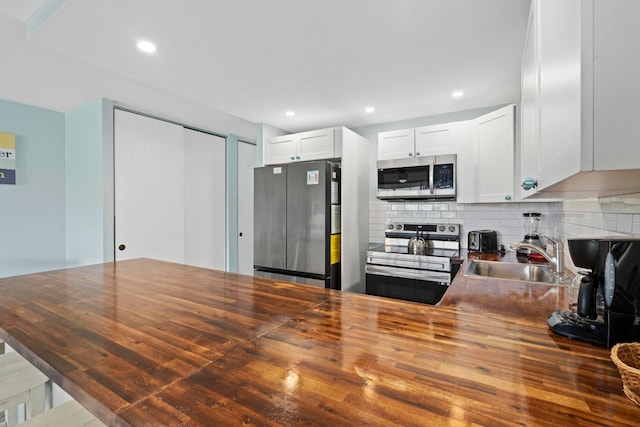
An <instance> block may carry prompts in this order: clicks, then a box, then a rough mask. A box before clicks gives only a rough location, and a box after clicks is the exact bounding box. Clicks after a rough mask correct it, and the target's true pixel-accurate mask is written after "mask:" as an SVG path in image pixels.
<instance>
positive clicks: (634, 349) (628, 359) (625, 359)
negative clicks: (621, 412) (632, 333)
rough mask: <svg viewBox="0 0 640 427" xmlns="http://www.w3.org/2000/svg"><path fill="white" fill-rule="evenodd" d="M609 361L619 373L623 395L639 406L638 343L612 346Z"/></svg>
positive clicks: (639, 358)
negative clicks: (611, 361)
mask: <svg viewBox="0 0 640 427" xmlns="http://www.w3.org/2000/svg"><path fill="white" fill-rule="evenodd" d="M611 360H613V363H615V364H616V366H617V367H618V371H620V376H621V377H622V385H623V386H624V388H623V390H624V394H626V395H627V397H628V398H629V399H631V400H632V401H633V402H634V403H635V404H636V405H639V406H640V342H628V343H619V344H616V345H614V346H613V348H612V349H611Z"/></svg>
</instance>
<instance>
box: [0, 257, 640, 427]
mask: <svg viewBox="0 0 640 427" xmlns="http://www.w3.org/2000/svg"><path fill="white" fill-rule="evenodd" d="M566 291H567V289H566V288H555V287H550V286H544V285H524V284H518V283H514V282H500V283H499V282H498V281H493V280H471V279H467V278H465V277H463V276H462V275H461V274H459V275H458V277H457V278H456V280H455V281H454V283H453V284H452V285H451V287H450V290H449V292H448V293H447V295H446V296H445V299H444V300H443V303H442V305H441V306H438V307H435V306H428V305H423V304H417V303H410V302H402V301H395V300H390V299H385V298H380V297H373V296H367V295H359V294H350V293H341V292H338V291H332V290H326V289H319V288H314V287H309V286H303V285H295V284H290V283H285V282H278V281H273V280H269V279H263V278H254V277H250V276H242V275H237V274H233V273H225V272H219V271H213V270H205V269H200V268H196V267H189V266H184V265H178V264H171V263H166V262H161V261H154V260H149V259H138V260H131V261H121V262H118V263H107V264H101V265H95V266H88V267H79V268H73V269H67V270H60V271H53V272H47V273H40V274H31V275H26V276H19V277H13V278H5V279H0V338H1V339H4V340H5V341H7V343H8V344H9V345H11V346H12V347H13V348H15V349H16V350H17V351H19V352H20V353H21V354H22V355H23V356H25V357H26V358H27V359H28V360H30V361H31V362H32V363H34V364H35V365H36V366H37V367H38V368H40V369H41V370H42V371H43V372H45V373H46V374H47V375H48V376H49V377H50V378H52V379H53V381H55V382H56V383H57V384H58V385H60V386H61V387H62V388H63V389H64V390H66V391H67V392H68V393H69V394H71V395H72V396H73V397H74V398H76V399H77V400H78V401H79V402H80V403H82V404H83V405H84V406H85V407H87V408H88V409H89V410H91V411H92V412H93V413H94V414H95V415H97V416H98V417H99V418H101V419H102V420H103V421H104V422H105V423H107V424H109V425H124V426H128V425H131V426H163V425H167V426H173V425H182V426H224V425H233V426H235V425H257V426H263V425H266V426H275V425H305V426H309V425H311V426H320V425H327V426H339V425H344V426H365V425H366V426H437V425H454V426H455V425H486V426H503V425H504V426H511V425H527V426H539V425H550V426H560V425H568V426H582V425H585V426H587V425H612V426H625V425H626V426H637V425H639V423H640V408H638V406H636V405H635V404H634V403H633V402H631V401H630V400H629V399H628V398H627V397H626V396H625V395H624V394H623V392H622V382H621V380H620V377H619V375H618V372H617V370H616V368H615V366H614V365H613V363H612V362H611V361H610V359H609V350H608V349H605V348H600V347H595V346H592V345H590V344H586V343H582V342H579V341H574V340H569V339H566V338H562V337H559V336H556V335H554V334H552V333H551V332H549V331H548V329H547V327H546V317H547V316H548V314H549V313H550V312H551V311H553V310H555V309H559V308H565V306H566V304H567V301H568V300H567V296H566V295H565V292H566Z"/></svg>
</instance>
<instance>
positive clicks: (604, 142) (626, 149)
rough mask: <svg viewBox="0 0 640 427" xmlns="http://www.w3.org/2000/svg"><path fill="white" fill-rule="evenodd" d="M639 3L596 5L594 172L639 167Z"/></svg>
mask: <svg viewBox="0 0 640 427" xmlns="http://www.w3.org/2000/svg"><path fill="white" fill-rule="evenodd" d="M638 16H640V2H639V1H637V0H616V1H604V0H598V1H596V2H595V3H594V19H595V21H594V25H595V30H594V56H595V60H594V61H593V67H594V69H593V78H594V93H593V98H594V104H595V113H596V114H594V123H593V139H594V153H593V155H594V169H595V170H616V169H639V168H640V144H638V135H640V108H639V107H638V100H639V99H640V80H639V79H638V76H639V75H640V55H638V41H639V40H640V29H639V27H638Z"/></svg>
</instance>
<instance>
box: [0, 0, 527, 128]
mask: <svg viewBox="0 0 640 427" xmlns="http://www.w3.org/2000/svg"><path fill="white" fill-rule="evenodd" d="M48 2H53V3H55V2H56V0H46V1H45V0H2V1H0V58H2V61H1V63H2V66H0V98H3V99H9V100H12V101H18V102H24V103H27V104H31V105H37V106H41V107H44V108H49V109H53V110H56V111H68V110H70V109H72V108H75V107H77V106H80V105H82V104H84V103H87V102H89V101H92V100H94V99H97V98H99V97H104V98H108V99H113V100H116V101H118V102H122V103H124V104H126V105H130V106H133V107H135V108H139V109H141V110H145V111H149V112H152V113H153V112H154V111H163V110H164V111H166V110H167V108H168V107H169V106H173V107H174V108H175V109H176V111H178V110H180V109H181V108H183V107H185V108H183V111H195V110H201V111H203V112H207V111H210V112H214V111H223V112H227V113H229V114H231V115H234V116H237V117H240V118H242V119H245V120H248V121H250V122H256V123H259V122H264V123H267V124H270V125H273V126H276V127H279V128H282V129H286V130H289V131H292V132H295V131H300V130H308V129H314V128H322V127H328V126H338V125H345V126H348V127H358V126H364V125H368V124H374V123H382V122H388V121H395V120H403V119H409V118H414V117H422V116H429V115H435V114H440V113H447V112H452V111H461V110H467V109H473V108H480V107H486V106H491V105H499V104H504V103H510V102H518V100H519V99H520V58H521V51H522V46H523V42H524V33H525V28H526V21H527V15H528V9H529V2H530V0H268V1H267V0H233V1H231V0H227V1H222V0H218V1H211V0H209V1H206V0H181V1H167V0H164V1H158V0H109V1H104V0H70V1H67V2H66V3H65V4H64V5H63V6H62V7H60V8H59V9H58V10H57V12H56V13H55V14H53V15H52V16H51V18H50V19H49V20H48V21H46V23H44V24H43V25H42V26H40V27H39V29H38V30H37V31H36V32H35V33H33V34H32V35H31V36H30V37H28V38H27V37H26V31H25V23H26V22H27V21H28V20H29V18H30V17H31V16H32V15H33V14H34V13H35V12H37V11H38V9H39V8H40V7H41V6H43V4H45V5H46V3H48ZM58 2H59V1H58ZM63 3H64V2H63ZM140 38H145V39H148V40H151V41H153V42H155V43H156V44H157V46H158V51H157V53H156V54H155V55H152V56H148V55H143V54H141V53H140V52H138V51H137V49H136V47H135V42H136V40H138V39H140ZM457 89H462V90H464V92H465V96H464V97H462V98H459V99H453V98H452V97H451V92H452V91H453V90H457ZM368 105H373V106H375V107H376V111H375V113H373V114H366V113H365V112H364V108H365V106H368ZM187 106H188V108H186V107H187ZM287 110H295V112H296V116H295V117H293V118H288V117H285V114H284V113H285V111H287ZM179 116H180V114H179V113H177V114H176V117H179Z"/></svg>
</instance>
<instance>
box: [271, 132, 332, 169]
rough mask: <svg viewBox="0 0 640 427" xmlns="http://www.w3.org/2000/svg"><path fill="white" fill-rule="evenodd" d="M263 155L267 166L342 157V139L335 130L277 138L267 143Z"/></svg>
mask: <svg viewBox="0 0 640 427" xmlns="http://www.w3.org/2000/svg"><path fill="white" fill-rule="evenodd" d="M263 153H264V154H263V156H264V158H263V160H264V164H265V165H273V164H278V163H291V162H305V161H309V160H320V159H332V158H336V157H341V156H342V145H341V138H339V135H338V137H336V132H335V129H334V128H328V129H320V130H314V131H309V132H301V133H294V134H291V135H283V136H277V137H274V138H271V139H269V140H268V141H267V142H266V143H265V145H264V150H263Z"/></svg>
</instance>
